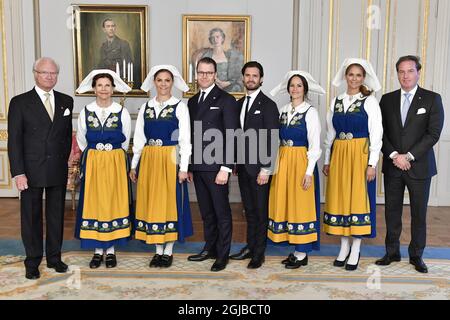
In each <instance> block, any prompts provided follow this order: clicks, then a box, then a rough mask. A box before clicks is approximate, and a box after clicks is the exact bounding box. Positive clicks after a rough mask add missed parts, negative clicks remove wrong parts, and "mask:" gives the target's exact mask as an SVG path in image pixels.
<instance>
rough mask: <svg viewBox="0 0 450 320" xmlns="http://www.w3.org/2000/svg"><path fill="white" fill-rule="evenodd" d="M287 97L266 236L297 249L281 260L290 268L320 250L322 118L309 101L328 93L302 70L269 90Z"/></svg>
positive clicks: (293, 72) (303, 264)
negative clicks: (288, 100)
mask: <svg viewBox="0 0 450 320" xmlns="http://www.w3.org/2000/svg"><path fill="white" fill-rule="evenodd" d="M285 90H286V91H287V92H288V93H289V95H290V97H291V102H290V103H289V104H287V105H285V106H284V107H282V108H281V110H280V124H281V127H280V140H281V147H280V149H279V154H278V161H277V168H276V169H275V174H274V177H273V180H272V183H271V186H270V196H269V230H268V237H269V239H270V240H271V241H272V242H275V243H287V244H290V245H294V246H295V251H294V253H291V254H289V256H288V257H287V258H286V259H284V260H283V261H282V263H283V264H284V265H285V267H286V268H287V269H296V268H299V267H300V266H306V265H307V264H308V255H307V254H308V252H310V251H312V250H319V249H320V238H319V235H320V188H319V175H318V170H317V165H316V163H317V160H319V158H320V156H321V154H322V150H321V149H320V131H321V127H320V120H319V114H318V112H317V110H316V108H314V107H312V106H311V105H310V104H309V103H308V102H306V98H307V94H308V92H313V93H317V94H323V93H325V91H324V90H323V89H322V88H321V87H320V85H319V84H318V83H317V82H316V81H315V80H314V79H313V77H312V76H311V75H310V74H309V73H307V72H304V71H290V72H288V73H287V74H286V76H285V79H284V81H283V82H282V83H281V84H280V85H278V86H277V87H276V88H274V89H273V90H272V91H271V94H272V96H275V95H276V94H278V93H280V92H286V91H285Z"/></svg>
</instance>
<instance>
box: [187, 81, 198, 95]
mask: <svg viewBox="0 0 450 320" xmlns="http://www.w3.org/2000/svg"><path fill="white" fill-rule="evenodd" d="M188 87H189V92H193V93H194V94H196V93H197V91H198V82H197V79H194V81H192V82H189V83H188Z"/></svg>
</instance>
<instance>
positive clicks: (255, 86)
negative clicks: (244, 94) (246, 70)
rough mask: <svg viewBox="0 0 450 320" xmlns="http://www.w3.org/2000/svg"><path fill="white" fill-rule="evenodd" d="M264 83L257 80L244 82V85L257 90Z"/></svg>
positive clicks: (246, 87)
mask: <svg viewBox="0 0 450 320" xmlns="http://www.w3.org/2000/svg"><path fill="white" fill-rule="evenodd" d="M261 85H262V83H256V82H246V83H244V87H245V89H247V90H251V91H255V90H257V89H259V88H260V87H261Z"/></svg>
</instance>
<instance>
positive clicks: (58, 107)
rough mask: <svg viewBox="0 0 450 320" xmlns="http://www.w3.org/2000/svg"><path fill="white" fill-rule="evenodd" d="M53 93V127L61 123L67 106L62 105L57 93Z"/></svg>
mask: <svg viewBox="0 0 450 320" xmlns="http://www.w3.org/2000/svg"><path fill="white" fill-rule="evenodd" d="M53 92H54V93H55V115H54V117H53V126H54V125H55V123H58V122H59V121H61V120H62V119H63V117H64V111H65V109H66V107H67V106H64V105H63V104H62V99H61V96H60V94H59V92H56V91H53Z"/></svg>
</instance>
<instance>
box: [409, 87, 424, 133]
mask: <svg viewBox="0 0 450 320" xmlns="http://www.w3.org/2000/svg"><path fill="white" fill-rule="evenodd" d="M421 102H422V88H420V87H417V91H416V94H415V95H414V99H413V101H411V105H410V106H409V110H408V114H407V115H406V120H405V128H406V127H407V126H408V124H409V123H410V122H411V119H412V117H414V115H415V114H416V113H417V110H418V109H419V107H420V105H421Z"/></svg>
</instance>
